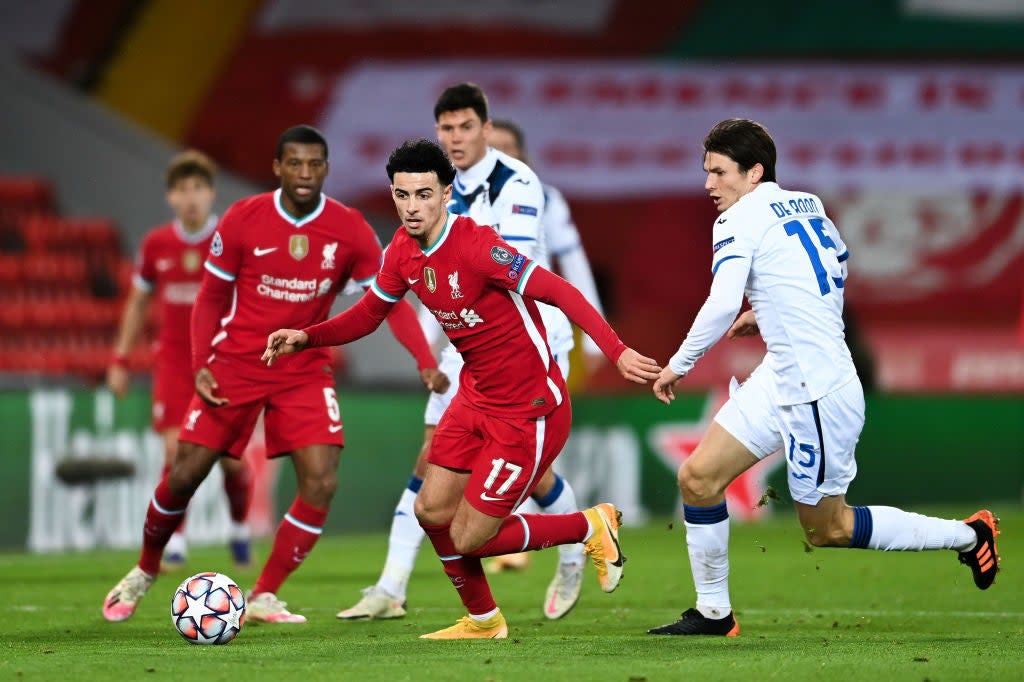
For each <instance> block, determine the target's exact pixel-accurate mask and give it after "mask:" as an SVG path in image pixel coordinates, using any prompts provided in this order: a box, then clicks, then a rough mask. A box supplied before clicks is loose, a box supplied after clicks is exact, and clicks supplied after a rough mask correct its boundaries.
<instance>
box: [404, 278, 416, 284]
mask: <svg viewBox="0 0 1024 682" xmlns="http://www.w3.org/2000/svg"><path fill="white" fill-rule="evenodd" d="M405 281H406V282H408V283H409V286H412V285H414V284H416V282H418V281H419V280H418V279H413V278H412V277H409V278H408V279H406V280H405Z"/></svg>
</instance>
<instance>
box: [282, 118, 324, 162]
mask: <svg viewBox="0 0 1024 682" xmlns="http://www.w3.org/2000/svg"><path fill="white" fill-rule="evenodd" d="M289 142H292V143H295V144H318V145H320V146H321V147H323V148H324V158H325V159H326V158H327V140H326V139H324V136H323V133H321V132H320V131H319V130H317V129H316V128H314V127H313V126H311V125H305V124H303V125H297V126H292V127H291V128H289V129H288V130H286V131H284V132H283V133H281V137H279V138H277V151H276V152H275V155H274V158H275V159H277V160H278V161H280V160H281V158H282V157H283V156H284V146H285V145H286V144H288V143H289Z"/></svg>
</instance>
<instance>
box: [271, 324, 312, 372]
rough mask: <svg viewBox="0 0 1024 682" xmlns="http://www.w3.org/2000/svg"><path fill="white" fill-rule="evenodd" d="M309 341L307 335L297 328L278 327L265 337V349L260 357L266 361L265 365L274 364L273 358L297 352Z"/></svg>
mask: <svg viewBox="0 0 1024 682" xmlns="http://www.w3.org/2000/svg"><path fill="white" fill-rule="evenodd" d="M307 343H309V335H308V334H306V332H304V331H300V330H298V329H278V330H277V331H276V332H274V333H273V334H271V335H270V336H268V337H267V349H266V350H265V351H263V357H261V358H260V359H261V360H262V361H263V362H265V363H267V366H270V365H272V364H274V359H275V358H277V357H278V356H279V355H288V354H289V353H298V352H299V351H300V350H302V349H303V348H305V347H306V344H307Z"/></svg>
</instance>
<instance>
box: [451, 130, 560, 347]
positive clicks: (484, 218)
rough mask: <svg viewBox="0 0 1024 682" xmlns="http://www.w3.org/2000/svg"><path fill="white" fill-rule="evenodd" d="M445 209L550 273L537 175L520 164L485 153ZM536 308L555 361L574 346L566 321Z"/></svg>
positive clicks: (459, 179)
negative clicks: (493, 234)
mask: <svg viewBox="0 0 1024 682" xmlns="http://www.w3.org/2000/svg"><path fill="white" fill-rule="evenodd" d="M448 210H450V211H451V212H452V213H456V214H458V215H466V216H469V217H470V218H472V219H473V220H474V221H475V222H477V223H478V224H480V225H490V226H492V227H493V228H494V229H496V230H497V231H498V234H500V235H501V238H502V239H504V240H505V241H507V242H508V243H509V244H511V245H512V246H514V247H516V249H517V250H518V251H519V252H520V253H522V254H523V255H524V256H526V257H527V258H529V259H530V260H532V261H534V262H536V263H537V264H538V265H540V266H541V267H544V268H547V269H550V268H551V259H550V255H549V253H548V242H547V237H546V235H545V231H544V228H543V218H544V189H543V187H542V185H541V183H540V180H539V179H538V178H537V174H536V173H534V172H533V170H531V169H530V167H529V166H527V165H526V164H525V163H523V162H522V161H519V160H518V159H515V158H512V157H511V156H509V155H508V154H505V153H503V152H500V151H498V150H497V149H494V148H488V149H487V153H486V154H485V155H484V158H482V159H481V160H480V161H478V162H477V163H476V164H474V165H473V166H472V167H470V168H467V169H466V170H464V171H462V170H460V171H458V173H457V174H456V176H455V182H454V186H453V188H452V199H451V202H450V203H449V205H448ZM537 307H538V308H539V309H540V313H541V317H542V318H543V320H544V327H545V328H546V329H547V336H548V344H549V345H550V346H551V352H552V353H553V354H554V355H556V356H558V355H563V354H565V353H568V352H569V351H570V350H571V349H572V346H573V339H572V326H571V325H570V323H569V318H567V317H566V316H565V314H564V313H563V312H562V311H561V310H559V309H558V308H554V307H552V306H549V305H547V304H544V303H540V302H538V303H537Z"/></svg>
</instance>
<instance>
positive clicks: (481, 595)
mask: <svg viewBox="0 0 1024 682" xmlns="http://www.w3.org/2000/svg"><path fill="white" fill-rule="evenodd" d="M450 527H451V526H423V530H424V531H425V532H426V534H427V537H428V538H430V542H431V543H433V545H434V551H435V552H437V556H438V558H440V559H441V565H442V566H444V572H445V573H446V574H447V575H448V579H449V580H451V581H452V585H454V586H455V589H456V590H457V591H458V593H459V598H460V599H461V600H462V603H463V604H464V605H465V607H466V611H468V612H469V613H470V614H473V615H482V614H485V613H490V612H491V611H493V610H494V609H496V608H498V605H497V604H496V603H495V602H494V597H493V596H492V595H491V588H490V586H489V585H488V584H487V578H486V576H484V569H483V565H482V564H481V563H480V559H479V558H478V557H467V556H462V555H460V554H458V553H457V552H456V551H455V543H453V542H452V537H451V535H450V534H449V532H448V530H449V528H450Z"/></svg>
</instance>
